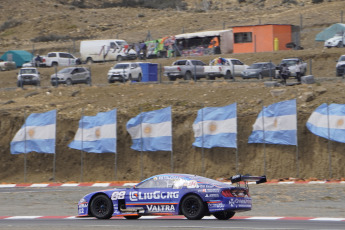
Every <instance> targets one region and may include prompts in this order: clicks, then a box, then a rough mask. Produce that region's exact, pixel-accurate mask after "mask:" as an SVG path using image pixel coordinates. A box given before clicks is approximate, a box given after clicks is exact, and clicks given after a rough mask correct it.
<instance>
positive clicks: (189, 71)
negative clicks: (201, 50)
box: [164, 60, 207, 81]
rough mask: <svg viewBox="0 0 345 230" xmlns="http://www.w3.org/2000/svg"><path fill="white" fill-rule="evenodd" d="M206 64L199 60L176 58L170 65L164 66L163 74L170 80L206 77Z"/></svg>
mask: <svg viewBox="0 0 345 230" xmlns="http://www.w3.org/2000/svg"><path fill="white" fill-rule="evenodd" d="M204 66H206V64H205V63H204V62H202V61H199V60H178V61H175V62H174V63H173V64H172V66H164V75H165V76H167V77H168V78H169V80H170V81H175V80H176V78H183V79H184V80H191V79H193V78H194V76H195V77H196V78H202V77H206V76H207V74H206V73H205V71H204Z"/></svg>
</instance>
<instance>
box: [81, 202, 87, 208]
mask: <svg viewBox="0 0 345 230" xmlns="http://www.w3.org/2000/svg"><path fill="white" fill-rule="evenodd" d="M87 206H88V203H82V204H80V205H79V208H87Z"/></svg>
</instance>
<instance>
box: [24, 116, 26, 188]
mask: <svg viewBox="0 0 345 230" xmlns="http://www.w3.org/2000/svg"><path fill="white" fill-rule="evenodd" d="M24 140H25V141H24V182H26V111H24Z"/></svg>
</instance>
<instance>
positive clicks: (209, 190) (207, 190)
mask: <svg viewBox="0 0 345 230" xmlns="http://www.w3.org/2000/svg"><path fill="white" fill-rule="evenodd" d="M206 192H219V189H206Z"/></svg>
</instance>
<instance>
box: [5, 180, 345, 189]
mask: <svg viewBox="0 0 345 230" xmlns="http://www.w3.org/2000/svg"><path fill="white" fill-rule="evenodd" d="M225 183H226V184H231V183H230V182H225ZM334 183H337V184H345V181H308V182H305V181H303V182H300V181H280V182H267V184H281V185H284V184H285V185H289V184H334ZM136 184H137V183H132V182H130V183H129V182H110V183H46V184H45V183H32V184H31V183H23V184H0V188H20V187H31V188H46V187H115V186H124V187H130V186H134V185H136ZM249 184H255V182H249Z"/></svg>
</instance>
